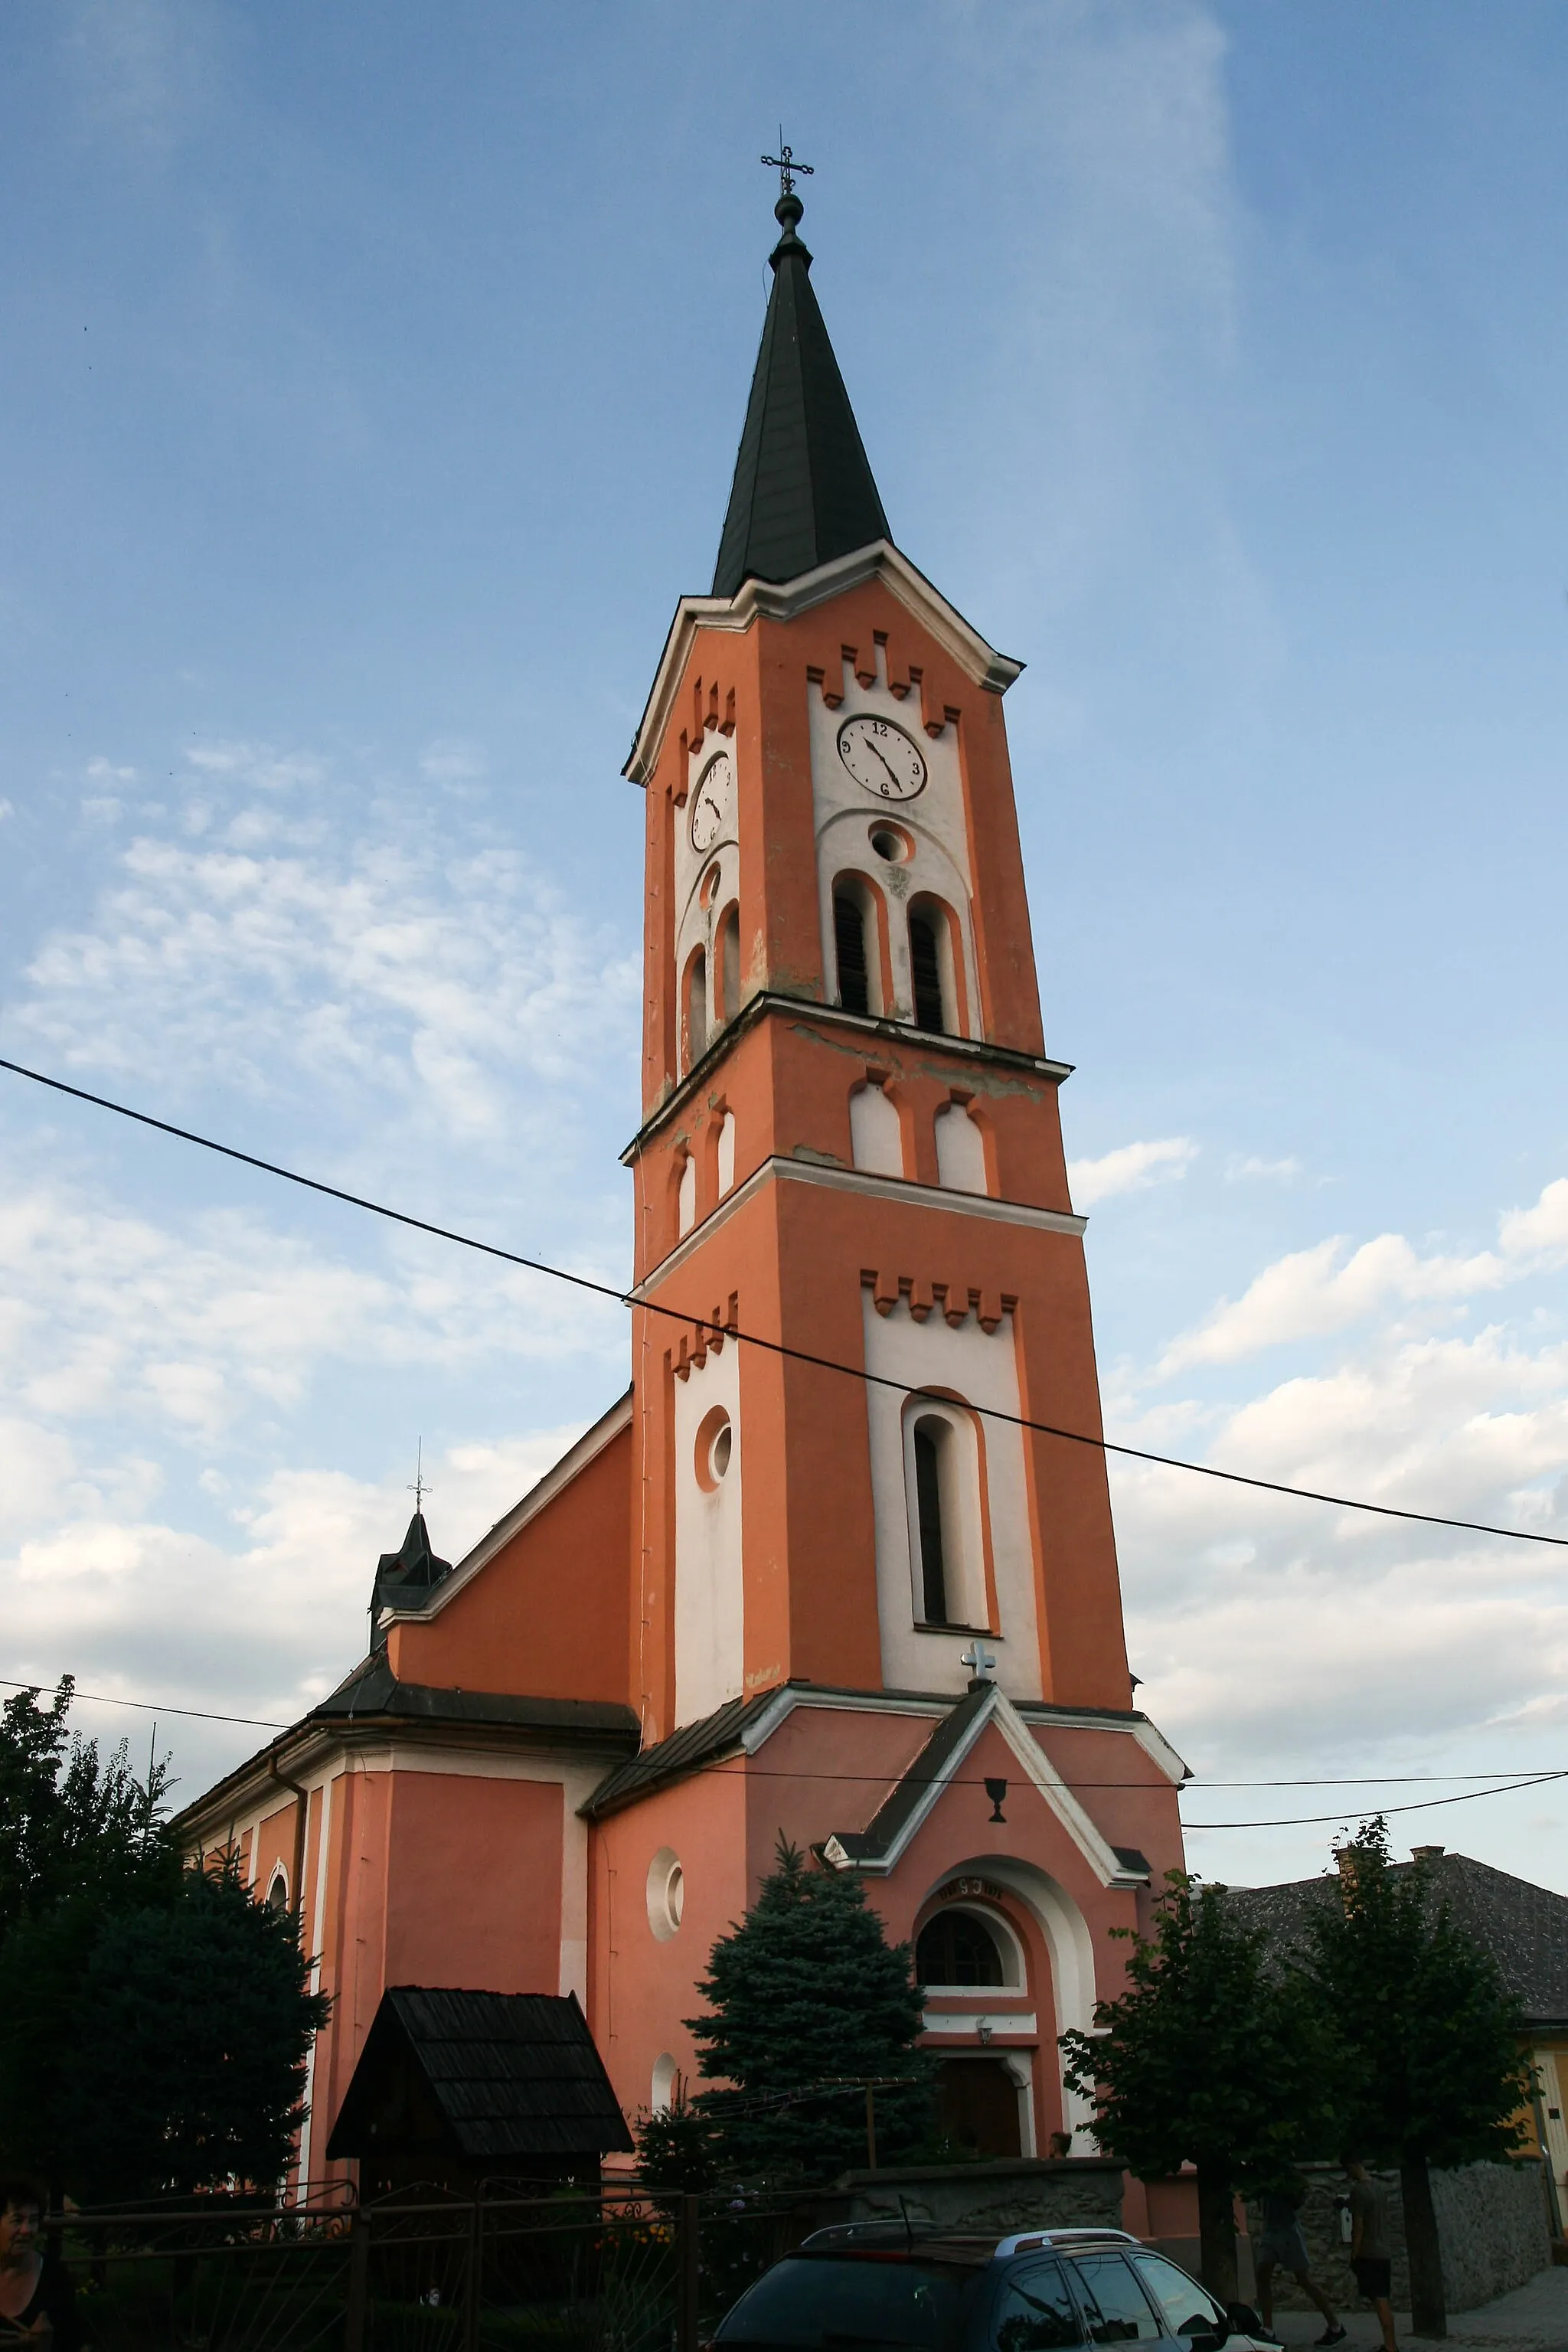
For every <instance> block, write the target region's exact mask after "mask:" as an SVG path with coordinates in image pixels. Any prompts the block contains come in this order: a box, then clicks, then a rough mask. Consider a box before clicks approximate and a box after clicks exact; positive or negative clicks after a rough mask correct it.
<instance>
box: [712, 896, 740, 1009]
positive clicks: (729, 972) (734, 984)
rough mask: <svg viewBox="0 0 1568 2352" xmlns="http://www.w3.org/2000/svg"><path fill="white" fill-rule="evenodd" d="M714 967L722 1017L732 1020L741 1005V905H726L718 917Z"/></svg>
mask: <svg viewBox="0 0 1568 2352" xmlns="http://www.w3.org/2000/svg"><path fill="white" fill-rule="evenodd" d="M714 968H715V977H716V979H717V982H718V998H719V1018H720V1021H721V1023H723V1022H730V1021H733V1019H734V1018H735V1015H736V1013H739V1011H740V1009H741V910H740V908H738V907H733V906H731V907H726V908H725V909H724V912H723V913H722V914H721V916H720V918H719V931H718V938H717V943H716V946H715V949H714Z"/></svg>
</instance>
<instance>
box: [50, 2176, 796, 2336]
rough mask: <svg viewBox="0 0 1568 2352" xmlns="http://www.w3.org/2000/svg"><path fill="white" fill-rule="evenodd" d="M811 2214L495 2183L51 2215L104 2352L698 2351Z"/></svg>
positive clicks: (759, 2205)
mask: <svg viewBox="0 0 1568 2352" xmlns="http://www.w3.org/2000/svg"><path fill="white" fill-rule="evenodd" d="M809 2226H810V2220H809V2209H808V2207H807V2206H806V2205H805V2204H804V2203H800V2204H792V2203H786V2202H781V2201H780V2200H776V2199H775V2200H760V2199H758V2198H755V2197H744V2196H742V2195H739V2194H735V2195H731V2196H719V2197H701V2198H698V2197H690V2196H676V2195H656V2194H654V2193H652V2192H648V2191H640V2190H637V2189H631V2190H626V2189H605V2190H604V2191H603V2192H600V2193H595V2192H589V2191H580V2192H574V2193H561V2194H558V2195H555V2196H552V2197H543V2198H542V2197H540V2196H539V2195H538V2194H537V2193H534V2194H532V2195H526V2194H522V2193H512V2194H509V2193H508V2192H507V2189H506V2187H505V2185H504V2184H486V2185H485V2186H484V2187H483V2188H482V2189H480V2191H479V2194H478V2195H477V2196H475V2197H473V2198H463V2197H454V2196H448V2195H445V2194H443V2193H442V2192H441V2191H439V2190H438V2189H434V2188H431V2189H425V2190H423V2191H421V2190H417V2189H416V2190H411V2191H409V2192H407V2193H405V2194H402V2195H399V2196H397V2197H395V2198H387V2199H385V2200H381V2201H378V2202H375V2203H371V2204H364V2205H361V2204H357V2203H355V2202H353V2201H352V2200H351V2199H349V2198H348V2197H346V2196H345V2194H344V2192H343V2191H342V2189H340V2188H337V2187H335V2186H334V2188H333V2189H331V2190H330V2191H327V2192H324V2193H322V2194H321V2195H318V2196H314V2197H311V2198H309V2199H307V2200H306V2201H305V2202H303V2203H302V2204H297V2205H290V2206H288V2207H273V2208H262V2207H260V2206H258V2205H257V2204H256V2203H254V2202H251V2203H248V2204H247V2203H241V2202H229V2201H227V2200H218V2199H208V2200H204V2201H203V2202H202V2203H200V2204H197V2205H189V2206H183V2207H180V2208H179V2209H177V2210H175V2209H163V2210H156V2211H147V2210H143V2211H140V2212H124V2213H95V2212H90V2211H89V2212H83V2213H69V2214H68V2215H66V2216H64V2217H63V2218H62V2217H58V2216H56V2217H52V2218H51V2220H50V2222H49V2224H48V2228H49V2231H50V2234H51V2237H52V2239H53V2242H55V2244H56V2245H57V2246H58V2250H59V2253H60V2255H61V2258H62V2259H63V2261H64V2262H65V2263H66V2265H67V2267H68V2270H69V2271H70V2273H71V2275H72V2278H73V2280H74V2282H75V2285H76V2292H77V2297H78V2304H79V2310H80V2314H81V2318H82V2321H83V2326H84V2332H85V2335H86V2338H87V2340H88V2342H89V2343H90V2344H91V2345H92V2346H93V2347H94V2352H170V2347H179V2346H189V2347H199V2352H516V2347H524V2346H530V2347H538V2352H696V2347H697V2346H698V2344H699V2343H700V2340H701V2337H702V2336H703V2335H704V2333H705V2332H706V2331H707V2330H708V2329H710V2327H711V2326H712V2325H713V2324H714V2322H715V2321H717V2320H718V2319H719V2318H720V2317H721V2315H722V2314H723V2313H724V2312H725V2311H726V2310H727V2309H728V2308H729V2306H730V2305H731V2303H732V2302H733V2301H734V2299H735V2297H736V2296H737V2295H738V2294H741V2293H742V2290H743V2289H744V2288H745V2287H746V2286H748V2285H750V2284H751V2282H752V2280H753V2279H754V2278H757V2277H760V2276H761V2274H762V2273H763V2271H764V2270H766V2269H767V2267H768V2265H769V2264H770V2263H773V2262H774V2261H776V2260H777V2258H778V2256H779V2255H780V2254H781V2253H783V2252H785V2251H786V2250H787V2249H788V2247H789V2246H790V2245H792V2244H794V2243H795V2242H798V2240H799V2238H800V2237H801V2236H802V2235H803V2234H804V2231H805V2229H806V2228H808V2227H809Z"/></svg>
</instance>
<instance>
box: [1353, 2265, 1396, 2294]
mask: <svg viewBox="0 0 1568 2352" xmlns="http://www.w3.org/2000/svg"><path fill="white" fill-rule="evenodd" d="M1351 2268H1352V2271H1354V2273H1355V2283H1356V2284H1357V2286H1358V2287H1360V2289H1361V2291H1362V2293H1363V2294H1364V2295H1365V2297H1366V2299H1367V2301H1368V2303H1377V2302H1379V2301H1383V2302H1386V2301H1387V2299H1388V2294H1389V2290H1390V2289H1391V2287H1392V2286H1393V2284H1394V2264H1393V2263H1392V2262H1391V2261H1390V2259H1389V2257H1388V2256H1387V2255H1386V2254H1362V2255H1360V2256H1358V2258H1357V2259H1356V2260H1355V2261H1354V2262H1353V2263H1352V2264H1351Z"/></svg>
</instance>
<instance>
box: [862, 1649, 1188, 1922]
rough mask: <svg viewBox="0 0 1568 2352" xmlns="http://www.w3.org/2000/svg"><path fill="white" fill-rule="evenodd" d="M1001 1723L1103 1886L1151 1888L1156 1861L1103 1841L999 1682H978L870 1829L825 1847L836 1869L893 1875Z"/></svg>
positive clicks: (1032, 1782)
mask: <svg viewBox="0 0 1568 2352" xmlns="http://www.w3.org/2000/svg"><path fill="white" fill-rule="evenodd" d="M993 1723H994V1725H995V1727H996V1728H997V1730H998V1731H999V1732H1000V1733H1001V1735H1002V1738H1004V1739H1005V1741H1006V1743H1007V1746H1008V1747H1009V1748H1011V1750H1012V1752H1013V1754H1014V1756H1015V1758H1016V1759H1017V1762H1018V1764H1019V1765H1020V1766H1021V1768H1022V1769H1023V1774H1024V1778H1025V1779H1026V1780H1027V1781H1028V1782H1029V1784H1030V1786H1031V1787H1032V1788H1033V1789H1035V1790H1037V1793H1038V1795H1039V1796H1040V1797H1041V1798H1042V1799H1043V1801H1044V1802H1045V1803H1046V1805H1047V1808H1048V1809H1049V1811H1051V1812H1052V1813H1054V1814H1055V1816H1056V1818H1057V1820H1058V1822H1060V1823H1061V1825H1062V1827H1063V1829H1064V1830H1066V1832H1067V1833H1068V1837H1070V1838H1071V1840H1072V1842H1073V1843H1074V1844H1075V1845H1076V1846H1077V1848H1078V1850H1079V1853H1081V1854H1082V1856H1083V1858H1084V1860H1085V1861H1086V1862H1087V1863H1088V1864H1089V1868H1090V1869H1091V1870H1092V1871H1093V1873H1094V1874H1095V1876H1096V1877H1097V1878H1098V1879H1099V1881H1100V1885H1102V1886H1121V1887H1126V1886H1146V1885H1148V1883H1149V1874H1150V1871H1149V1864H1148V1863H1147V1862H1146V1861H1145V1860H1144V1858H1143V1856H1142V1854H1141V1853H1137V1852H1136V1851H1135V1850H1134V1849H1132V1848H1131V1847H1127V1846H1113V1845H1111V1844H1110V1843H1109V1842H1108V1840H1107V1839H1105V1838H1104V1837H1103V1836H1101V1834H1100V1831H1099V1830H1098V1829H1097V1828H1096V1826H1095V1824H1094V1822H1092V1821H1091V1820H1090V1819H1089V1814H1088V1813H1087V1812H1086V1811H1084V1808H1083V1807H1082V1805H1080V1804H1079V1801H1078V1799H1077V1798H1076V1797H1075V1796H1074V1795H1073V1792H1072V1790H1070V1789H1069V1788H1068V1784H1067V1782H1066V1781H1065V1780H1063V1779H1062V1777H1061V1774H1060V1773H1059V1772H1058V1770H1057V1768H1056V1766H1055V1765H1054V1764H1053V1763H1052V1762H1051V1760H1050V1758H1049V1757H1048V1756H1047V1754H1046V1752H1045V1750H1044V1749H1043V1748H1041V1747H1040V1746H1039V1745H1038V1743H1037V1741H1036V1740H1035V1739H1034V1738H1033V1737H1032V1736H1031V1734H1030V1731H1029V1727H1028V1725H1027V1724H1026V1722H1025V1721H1024V1718H1023V1717H1022V1716H1021V1715H1020V1714H1019V1713H1018V1710H1017V1708H1016V1706H1014V1705H1013V1702H1012V1700H1011V1699H1010V1698H1009V1697H1008V1696H1007V1695H1006V1693H1005V1691H1003V1690H1000V1689H998V1688H997V1686H996V1685H995V1684H994V1683H973V1684H972V1685H970V1688H969V1691H968V1694H967V1696H965V1697H963V1698H962V1699H960V1701H959V1703H958V1705H957V1706H955V1707H954V1708H953V1710H952V1714H951V1715H949V1716H947V1717H944V1719H943V1720H942V1722H941V1723H940V1724H939V1725H938V1726H937V1727H936V1729H935V1730H934V1731H933V1732H932V1734H931V1738H929V1739H928V1740H927V1742H926V1744H925V1746H924V1747H923V1748H921V1752H920V1754H919V1755H918V1756H917V1757H916V1758H915V1759H914V1761H913V1763H912V1764H911V1765H910V1767H909V1769H908V1770H907V1771H906V1772H905V1773H904V1775H903V1777H902V1779H901V1780H900V1782H899V1784H898V1787H897V1788H896V1789H895V1790H893V1791H892V1794H891V1795H890V1796H889V1797H888V1798H887V1799H886V1801H884V1803H883V1804H882V1805H881V1806H880V1807H879V1810H878V1811H877V1813H876V1815H875V1817H874V1818H873V1820H872V1821H871V1822H870V1824H869V1826H868V1828H866V1829H864V1830H839V1831H836V1832H834V1834H833V1835H832V1836H831V1837H830V1838H828V1839H827V1840H826V1843H825V1844H824V1846H823V1849H822V1852H823V1856H824V1859H825V1860H826V1861H827V1862H829V1863H831V1864H833V1866H834V1868H835V1869H836V1870H862V1871H865V1872H866V1873H867V1874H868V1876H871V1877H884V1878H885V1877H886V1876H887V1874H888V1873H889V1871H891V1870H895V1869H896V1868H897V1867H898V1865H899V1864H900V1861H901V1860H902V1859H903V1856H904V1854H905V1853H907V1852H908V1850H909V1847H910V1843H912V1842H913V1840H914V1838H915V1836H916V1835H917V1833H918V1832H920V1830H921V1829H922V1828H923V1827H924V1825H925V1823H926V1822H928V1821H929V1820H930V1819H931V1814H932V1812H933V1811H935V1810H936V1807H937V1805H938V1804H939V1803H940V1802H941V1801H942V1797H943V1796H944V1795H945V1794H946V1793H947V1790H948V1789H949V1788H950V1787H951V1786H952V1782H953V1781H954V1780H956V1779H957V1777H958V1774H959V1772H960V1771H961V1769H963V1765H964V1763H965V1762H966V1761H967V1759H968V1758H969V1757H970V1756H971V1754H972V1753H973V1749H974V1747H975V1745H976V1743H977V1741H978V1740H979V1738H980V1735H981V1733H982V1732H983V1731H984V1729H985V1727H986V1726H987V1724H993Z"/></svg>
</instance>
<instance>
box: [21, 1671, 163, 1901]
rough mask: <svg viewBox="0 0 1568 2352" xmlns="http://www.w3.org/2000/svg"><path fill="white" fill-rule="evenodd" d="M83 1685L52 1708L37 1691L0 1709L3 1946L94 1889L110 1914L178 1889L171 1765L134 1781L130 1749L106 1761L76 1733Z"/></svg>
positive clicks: (57, 1696)
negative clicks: (24, 1924)
mask: <svg viewBox="0 0 1568 2352" xmlns="http://www.w3.org/2000/svg"><path fill="white" fill-rule="evenodd" d="M75 1687H76V1685H75V1683H74V1681H73V1679H72V1677H71V1676H70V1675H66V1676H65V1677H64V1678H63V1680H62V1681H61V1682H60V1685H59V1686H58V1689H57V1690H56V1691H55V1693H54V1696H53V1697H52V1698H51V1700H50V1702H49V1704H48V1705H47V1706H40V1705H39V1704H38V1692H37V1689H36V1688H34V1689H31V1690H24V1691H17V1692H16V1695H15V1696H13V1697H11V1698H8V1699H7V1700H6V1701H5V1704H4V1706H0V1937H4V1936H5V1935H6V1934H7V1933H8V1932H9V1930H10V1929H11V1928H12V1927H15V1926H16V1924H17V1923H18V1922H19V1921H21V1920H23V1919H28V1918H37V1917H39V1916H41V1915H43V1914H45V1913H47V1912H48V1911H50V1910H52V1909H53V1908H54V1907H55V1906H57V1905H58V1904H60V1903H62V1902H65V1901H67V1900H68V1899H69V1898H71V1897H72V1896H74V1895H77V1894H79V1893H80V1892H81V1891H82V1890H83V1888H84V1887H87V1888H90V1890H91V1892H92V1893H93V1895H95V1897H96V1898H97V1899H98V1900H99V1901H100V1903H101V1904H102V1905H103V1906H104V1907H105V1908H106V1909H107V1908H109V1907H110V1906H113V1905H114V1904H116V1903H117V1902H119V1901H121V1900H124V1899H132V1900H141V1901H145V1900H146V1899H147V1895H148V1893H149V1891H150V1889H151V1888H152V1887H153V1885H158V1884H161V1885H162V1886H163V1890H164V1891H165V1892H167V1891H169V1890H170V1889H172V1887H173V1886H174V1884H175V1883H176V1881H177V1875H178V1864H177V1861H176V1860H175V1855H174V1842H173V1839H172V1838H171V1835H170V1832H169V1828H168V1824H167V1822H166V1820H165V1818H164V1811H165V1807H164V1798H165V1796H166V1794H167V1790H168V1767H167V1764H166V1763H158V1762H156V1761H153V1763H152V1764H151V1765H150V1767H149V1772H148V1778H147V1780H145V1781H139V1780H137V1779H136V1776H135V1774H134V1773H133V1772H132V1769H131V1762H130V1758H129V1754H128V1752H127V1749H126V1746H125V1742H124V1741H123V1740H121V1744H120V1746H119V1747H118V1748H116V1749H115V1750H114V1752H113V1753H112V1754H111V1755H110V1757H109V1758H108V1759H101V1758H100V1755H99V1750H98V1742H97V1741H96V1740H95V1739H84V1738H82V1737H81V1735H80V1734H79V1733H77V1734H76V1735H75V1736H74V1737H73V1736H71V1735H70V1734H69V1733H68V1727H67V1721H66V1718H67V1716H68V1712H69V1709H70V1704H71V1698H72V1696H73V1694H74V1691H75Z"/></svg>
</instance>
